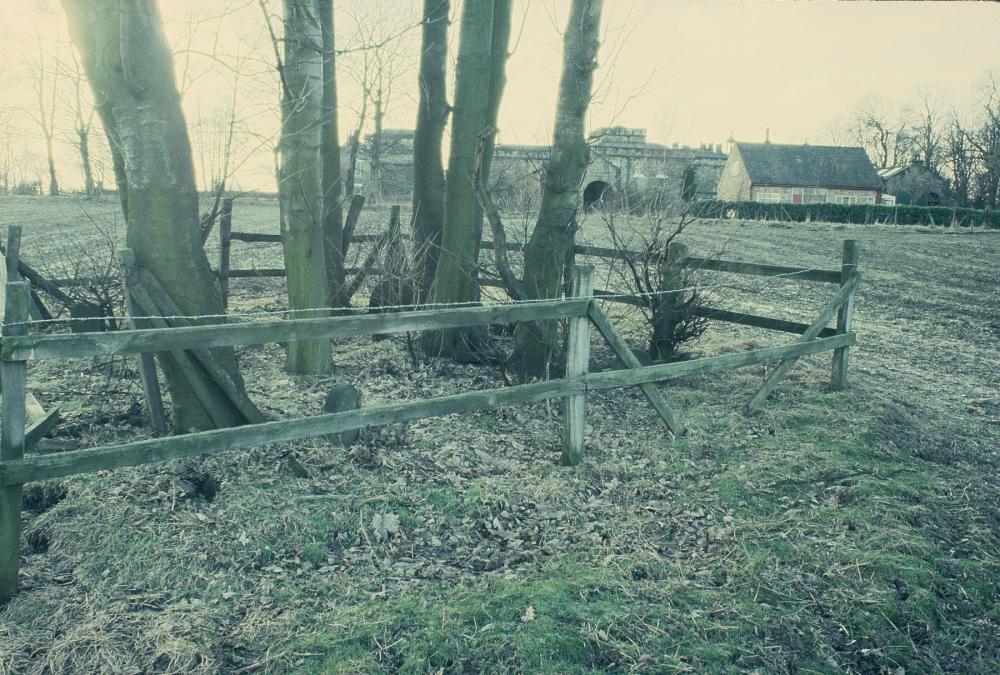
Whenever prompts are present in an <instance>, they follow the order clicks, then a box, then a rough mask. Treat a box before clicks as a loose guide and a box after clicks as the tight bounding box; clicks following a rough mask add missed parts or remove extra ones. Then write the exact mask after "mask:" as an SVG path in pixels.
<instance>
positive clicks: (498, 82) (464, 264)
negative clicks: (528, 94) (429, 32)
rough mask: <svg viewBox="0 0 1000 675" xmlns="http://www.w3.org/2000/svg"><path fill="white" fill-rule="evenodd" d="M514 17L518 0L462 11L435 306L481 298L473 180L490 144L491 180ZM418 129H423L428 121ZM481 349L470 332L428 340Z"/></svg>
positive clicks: (445, 349) (444, 349)
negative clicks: (480, 156)
mask: <svg viewBox="0 0 1000 675" xmlns="http://www.w3.org/2000/svg"><path fill="white" fill-rule="evenodd" d="M511 11H512V4H511V0H493V1H492V2H488V1H484V2H466V3H465V5H464V6H463V8H462V23H461V27H460V30H459V48H458V61H457V63H456V71H455V102H454V104H453V106H452V112H451V144H450V151H449V155H448V174H447V179H446V181H445V189H444V219H443V221H442V223H441V224H442V229H441V234H440V238H441V244H440V253H439V254H438V260H437V266H436V268H435V272H434V280H433V282H432V286H431V299H432V301H433V302H435V303H456V302H475V301H476V300H478V299H479V287H478V285H477V268H478V261H479V246H480V242H481V241H482V229H483V228H482V221H483V212H482V209H481V208H480V206H479V203H478V201H477V200H476V195H475V192H474V190H473V183H472V179H473V174H474V173H475V171H476V155H477V152H476V151H477V148H478V146H479V140H480V138H482V137H485V138H486V145H487V150H486V153H485V154H484V160H483V167H482V171H483V180H484V181H486V180H488V179H489V164H488V160H487V159H486V157H490V156H492V153H493V143H494V138H495V135H496V121H497V112H498V111H499V109H500V98H501V97H502V95H503V88H504V84H505V79H504V69H505V67H506V64H507V55H508V54H507V49H508V46H509V42H510V22H511ZM417 122H418V125H419V123H420V122H421V120H420V119H418V120H417ZM475 347H476V344H475V333H474V332H471V331H467V330H447V331H441V332H439V333H434V334H432V335H430V336H428V348H429V350H430V351H431V352H432V353H436V354H442V355H449V356H460V355H462V354H464V353H466V352H469V351H475Z"/></svg>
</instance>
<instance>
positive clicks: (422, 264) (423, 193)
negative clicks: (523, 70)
mask: <svg viewBox="0 0 1000 675" xmlns="http://www.w3.org/2000/svg"><path fill="white" fill-rule="evenodd" d="M449 8H450V2H449V0H424V14H423V24H424V25H423V41H422V43H421V50H420V75H419V78H418V86H419V88H420V100H419V103H418V106H417V124H416V129H415V131H414V136H413V246H414V258H415V261H416V268H417V275H418V279H417V297H418V298H419V299H423V298H426V297H427V296H428V295H429V294H430V290H431V282H432V280H433V279H434V270H435V269H436V268H437V261H438V250H439V248H440V246H441V228H442V225H443V224H444V188H445V177H444V167H443V163H442V158H441V140H442V138H443V137H444V126H445V122H446V121H447V119H448V112H449V110H450V109H449V108H448V101H447V84H446V78H445V74H446V66H447V57H448V11H449Z"/></svg>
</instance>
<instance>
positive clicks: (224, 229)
mask: <svg viewBox="0 0 1000 675" xmlns="http://www.w3.org/2000/svg"><path fill="white" fill-rule="evenodd" d="M232 243H233V198H232V197H227V198H226V199H225V200H223V202H222V215H221V216H220V217H219V292H220V293H221V294H222V308H223V309H229V252H230V249H231V247H232Z"/></svg>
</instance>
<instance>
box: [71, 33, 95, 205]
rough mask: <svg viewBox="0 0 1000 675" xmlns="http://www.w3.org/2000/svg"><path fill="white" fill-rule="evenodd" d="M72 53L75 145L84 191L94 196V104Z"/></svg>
mask: <svg viewBox="0 0 1000 675" xmlns="http://www.w3.org/2000/svg"><path fill="white" fill-rule="evenodd" d="M70 54H72V62H73V65H72V68H71V69H69V68H68V69H67V70H68V71H69V77H70V82H71V83H72V90H71V91H72V93H71V100H70V105H71V109H72V110H73V129H74V132H75V136H76V138H75V139H74V140H75V145H76V148H77V150H78V151H79V153H80V170H81V171H82V172H83V192H84V194H85V195H87V196H88V197H93V196H94V194H95V191H96V188H95V185H94V168H93V166H94V163H93V160H92V159H91V156H90V130H91V129H92V128H93V125H94V112H95V110H94V106H93V105H92V104H91V103H90V101H89V100H88V92H87V91H86V81H85V78H84V76H83V71H82V69H81V68H80V59H79V57H78V56H77V54H76V52H75V51H73V50H70Z"/></svg>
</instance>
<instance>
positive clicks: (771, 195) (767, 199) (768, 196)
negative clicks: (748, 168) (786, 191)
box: [754, 190, 781, 204]
mask: <svg viewBox="0 0 1000 675" xmlns="http://www.w3.org/2000/svg"><path fill="white" fill-rule="evenodd" d="M754 200H755V201H758V202H763V203H765V204H777V203H778V202H780V201H781V193H780V192H771V191H769V192H764V191H762V190H758V191H757V192H755V193H754Z"/></svg>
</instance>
